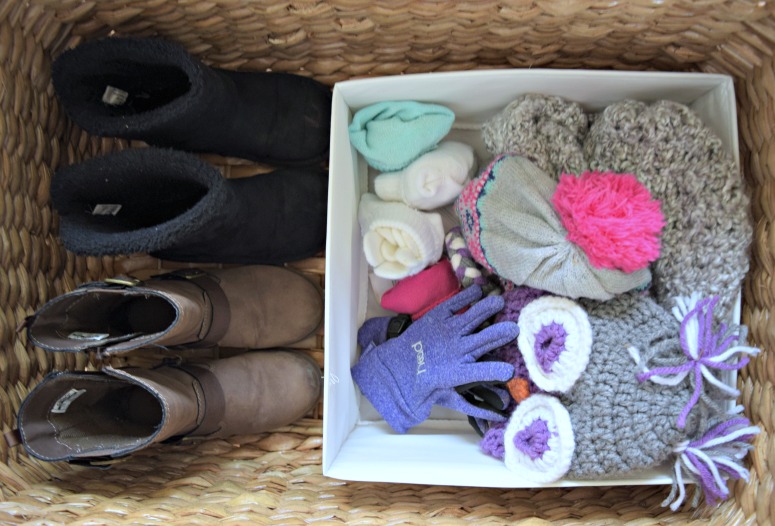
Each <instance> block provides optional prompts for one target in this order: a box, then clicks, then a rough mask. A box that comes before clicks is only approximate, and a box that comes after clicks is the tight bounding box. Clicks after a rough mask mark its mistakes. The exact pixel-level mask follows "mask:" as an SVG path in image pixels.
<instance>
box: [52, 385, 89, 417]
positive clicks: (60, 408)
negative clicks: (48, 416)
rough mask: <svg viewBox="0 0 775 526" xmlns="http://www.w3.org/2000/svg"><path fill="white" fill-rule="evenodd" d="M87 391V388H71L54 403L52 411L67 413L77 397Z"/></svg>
mask: <svg viewBox="0 0 775 526" xmlns="http://www.w3.org/2000/svg"><path fill="white" fill-rule="evenodd" d="M85 392H86V389H70V390H69V391H67V392H66V393H65V394H64V396H62V398H60V399H59V400H57V401H56V402H55V403H54V407H52V408H51V412H52V413H65V412H67V409H68V408H69V407H70V404H72V403H73V402H74V401H75V399H76V398H78V397H79V396H81V395H82V394H83V393H85Z"/></svg>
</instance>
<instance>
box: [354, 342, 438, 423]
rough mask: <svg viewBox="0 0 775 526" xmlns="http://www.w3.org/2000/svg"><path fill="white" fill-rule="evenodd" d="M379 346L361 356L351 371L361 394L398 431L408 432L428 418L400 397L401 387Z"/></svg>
mask: <svg viewBox="0 0 775 526" xmlns="http://www.w3.org/2000/svg"><path fill="white" fill-rule="evenodd" d="M374 351H376V349H372V351H371V352H368V353H364V354H362V355H361V359H360V360H359V361H358V363H356V364H355V365H354V366H353V367H352V369H351V374H352V377H353V380H355V383H356V384H358V388H360V390H361V393H363V396H365V397H366V398H367V399H368V400H369V402H371V404H372V405H373V406H374V408H375V409H376V410H377V411H378V412H379V414H380V415H382V418H384V419H385V422H387V423H388V425H389V426H390V427H392V428H393V430H394V431H396V432H397V433H406V432H407V431H408V430H409V429H410V428H411V427H413V426H415V425H417V424H419V423H420V422H422V421H423V420H424V419H425V418H418V417H417V416H416V415H415V414H414V413H413V412H412V411H411V409H410V408H409V406H408V405H407V404H406V402H405V401H404V398H403V397H402V396H401V390H400V389H399V386H398V385H397V384H396V380H395V378H394V377H393V375H392V374H391V373H390V370H389V369H388V367H387V366H386V365H385V364H384V363H382V360H380V358H379V356H378V354H379V353H377V352H374Z"/></svg>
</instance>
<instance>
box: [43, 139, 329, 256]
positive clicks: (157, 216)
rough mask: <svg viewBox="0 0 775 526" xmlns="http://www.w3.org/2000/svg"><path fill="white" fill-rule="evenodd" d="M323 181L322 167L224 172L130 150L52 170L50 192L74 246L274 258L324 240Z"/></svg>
mask: <svg viewBox="0 0 775 526" xmlns="http://www.w3.org/2000/svg"><path fill="white" fill-rule="evenodd" d="M327 186H328V177H327V176H326V173H325V172H310V171H302V170H298V169H291V168H285V169H280V170H276V171H274V172H272V173H268V174H262V175H256V176H253V177H246V178H241V179H225V178H224V177H223V176H221V174H220V172H219V171H218V170H217V169H216V168H215V167H213V166H211V165H209V164H207V163H205V162H204V161H202V160H201V159H199V158H198V157H196V156H195V155H193V154H188V153H185V152H179V151H176V150H166V149H161V148H138V149H127V150H122V151H118V152H115V153H111V154H108V155H105V156H102V157H95V158H93V159H90V160H87V161H85V162H82V163H79V164H74V165H70V166H67V167H64V168H61V169H60V170H58V171H57V172H56V173H55V174H54V177H53V178H52V181H51V199H52V202H53V205H54V208H55V209H56V210H57V212H59V215H60V225H59V235H60V237H61V239H62V241H63V242H64V245H65V247H66V248H67V249H68V250H70V251H72V252H75V253H76V254H82V255H92V256H102V255H117V254H132V253H136V252H147V253H150V254H151V255H153V256H155V257H158V258H161V259H167V260H172V261H191V262H207V263H240V264H254V263H255V264H261V263H263V264H279V263H284V262H287V261H294V260H298V259H303V258H306V257H310V256H313V255H315V254H316V253H317V252H318V251H320V250H322V249H323V248H324V246H325V236H326V207H327V193H328V190H327Z"/></svg>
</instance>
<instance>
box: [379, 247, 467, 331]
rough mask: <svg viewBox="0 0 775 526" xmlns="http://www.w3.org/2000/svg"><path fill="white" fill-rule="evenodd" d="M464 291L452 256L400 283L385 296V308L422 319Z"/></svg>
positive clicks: (382, 301)
mask: <svg viewBox="0 0 775 526" xmlns="http://www.w3.org/2000/svg"><path fill="white" fill-rule="evenodd" d="M459 290H460V283H459V282H458V280H457V277H455V273H454V271H453V270H452V265H451V264H450V263H449V260H448V259H446V258H445V259H442V260H441V261H439V262H438V263H435V264H434V265H431V266H430V267H428V268H426V269H425V270H423V271H421V272H420V273H418V274H415V275H414V276H409V277H408V278H404V279H402V280H401V281H399V282H398V284H397V285H395V286H394V287H393V288H391V289H390V290H388V291H387V292H386V293H385V294H383V295H382V300H381V301H380V304H381V305H382V308H384V309H388V310H392V311H393V312H398V313H401V314H410V315H411V316H412V319H413V320H416V319H418V318H420V317H421V316H422V315H423V314H425V313H426V312H428V311H429V310H431V309H432V308H433V307H435V306H436V305H438V304H439V303H441V302H443V301H444V300H446V299H449V298H451V297H452V296H454V295H455V294H456V293H457V292H458V291H459Z"/></svg>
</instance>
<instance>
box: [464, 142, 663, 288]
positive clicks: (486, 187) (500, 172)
mask: <svg viewBox="0 0 775 526" xmlns="http://www.w3.org/2000/svg"><path fill="white" fill-rule="evenodd" d="M556 188H557V181H555V180H553V179H552V178H551V177H549V176H548V175H547V174H546V172H544V171H542V170H541V169H539V168H538V167H537V166H536V165H535V164H533V163H532V162H530V160H528V159H526V158H524V157H520V156H509V155H504V156H501V157H497V158H496V159H495V160H493V162H492V163H490V165H489V167H488V168H487V169H486V170H484V171H483V172H482V173H481V174H480V175H479V176H478V177H476V178H475V179H474V180H472V181H471V182H470V183H469V184H468V185H467V186H466V187H465V188H464V189H463V191H462V192H461V194H460V196H459V197H458V199H457V201H456V202H455V213H456V214H457V216H458V217H459V218H460V224H461V227H462V231H463V235H464V236H465V238H466V244H467V246H468V249H469V251H470V252H471V255H472V257H473V258H474V260H475V261H476V262H477V263H479V264H481V265H483V266H484V267H485V268H486V269H487V270H488V271H490V272H493V273H495V274H497V275H499V276H500V277H501V278H505V279H507V280H509V281H511V282H513V283H514V284H516V285H527V286H529V287H533V288H537V289H540V290H545V291H547V292H551V293H553V294H556V295H558V296H566V297H569V298H579V297H583V298H592V299H597V300H607V299H610V298H612V297H613V296H615V295H616V294H619V293H622V292H626V291H628V290H632V289H636V288H639V287H642V286H644V285H646V284H648V283H649V281H650V279H651V273H650V271H649V269H648V268H643V269H640V270H636V271H635V272H631V273H625V272H622V271H620V270H616V269H606V268H595V267H594V266H593V265H592V264H591V263H590V261H589V258H588V257H587V256H586V254H585V253H584V251H583V249H582V248H581V247H579V246H578V245H576V244H574V243H572V242H571V241H569V240H568V239H567V236H568V231H567V230H565V228H564V227H563V226H562V222H561V220H560V217H559V215H558V214H557V212H556V211H555V210H554V208H553V207H552V204H551V197H552V195H553V194H554V192H555V190H556Z"/></svg>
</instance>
